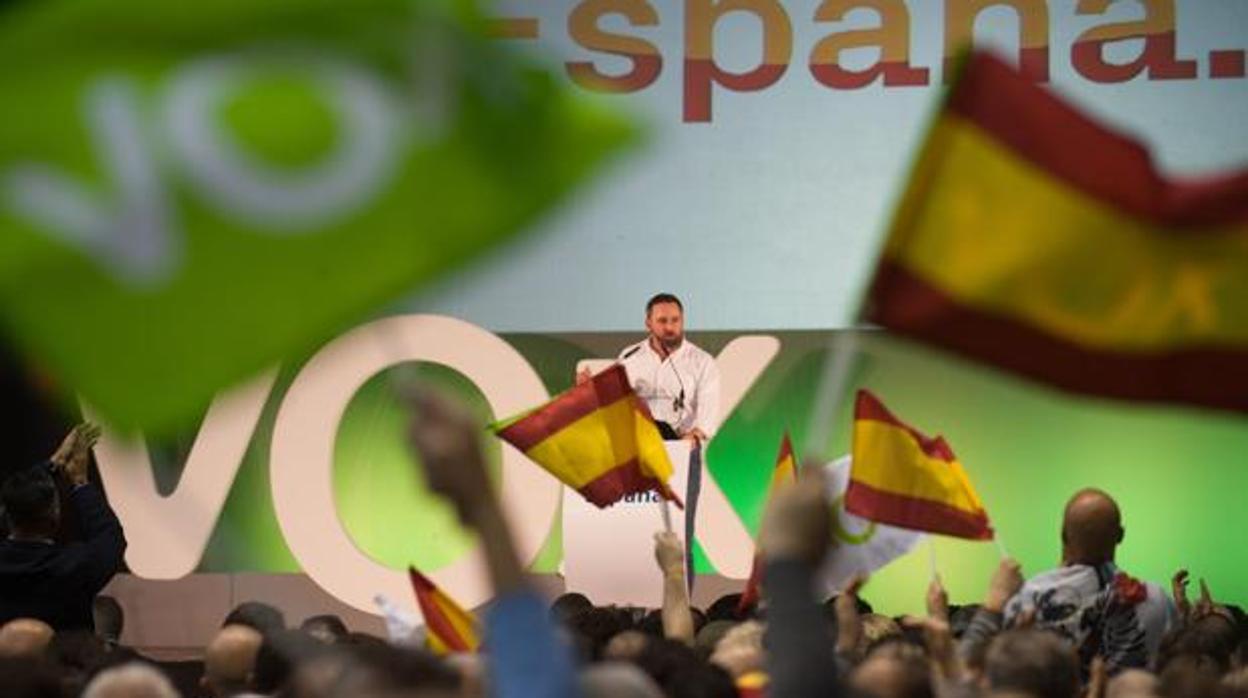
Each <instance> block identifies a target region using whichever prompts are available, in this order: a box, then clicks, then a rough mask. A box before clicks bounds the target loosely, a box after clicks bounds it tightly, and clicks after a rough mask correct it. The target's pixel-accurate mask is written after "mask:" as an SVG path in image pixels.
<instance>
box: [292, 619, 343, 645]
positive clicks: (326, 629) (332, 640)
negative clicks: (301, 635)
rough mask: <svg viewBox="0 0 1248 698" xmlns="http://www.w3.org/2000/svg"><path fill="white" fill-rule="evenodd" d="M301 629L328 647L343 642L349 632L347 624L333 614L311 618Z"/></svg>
mask: <svg viewBox="0 0 1248 698" xmlns="http://www.w3.org/2000/svg"><path fill="white" fill-rule="evenodd" d="M299 629H300V630H302V631H303V632H305V633H307V634H309V635H311V636H312V637H314V638H316V639H317V640H320V641H321V642H324V643H325V644H327V645H336V644H338V643H340V642H342V641H343V640H344V639H345V638H346V637H347V634H348V632H349V631H348V630H347V624H346V623H344V622H342V619H341V618H339V617H338V616H336V615H333V614H325V615H320V616H310V617H308V618H306V619H305V620H304V621H303V623H302V624H300V626H299Z"/></svg>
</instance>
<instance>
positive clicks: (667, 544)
mask: <svg viewBox="0 0 1248 698" xmlns="http://www.w3.org/2000/svg"><path fill="white" fill-rule="evenodd" d="M654 559H655V561H656V562H657V563H658V565H659V571H660V572H662V573H663V636H664V637H666V638H667V639H669V640H676V641H678V642H683V643H685V644H686V645H690V646H692V645H693V635H694V633H693V613H691V612H690V610H689V585H688V584H687V583H686V582H685V550H684V546H682V545H681V544H680V538H678V537H677V536H676V534H675V533H672V532H671V531H661V532H659V533H656V534H654Z"/></svg>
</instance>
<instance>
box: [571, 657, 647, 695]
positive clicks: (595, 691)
mask: <svg viewBox="0 0 1248 698" xmlns="http://www.w3.org/2000/svg"><path fill="white" fill-rule="evenodd" d="M580 687H581V695H582V696H584V697H585V698H664V696H663V691H662V690H660V689H659V687H658V684H656V683H655V682H654V679H652V678H650V677H649V676H648V675H647V674H646V672H644V671H642V670H641V669H640V668H638V667H636V666H634V665H632V664H626V663H624V662H603V663H601V664H595V665H593V666H590V667H589V668H587V669H585V670H584V671H582V672H581V676H580Z"/></svg>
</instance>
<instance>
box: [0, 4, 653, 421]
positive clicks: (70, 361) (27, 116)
mask: <svg viewBox="0 0 1248 698" xmlns="http://www.w3.org/2000/svg"><path fill="white" fill-rule="evenodd" d="M482 25H483V21H482V20H481V18H480V16H479V15H477V14H476V11H475V9H474V8H473V7H471V6H469V5H468V4H467V3H464V2H453V1H452V0H445V1H441V0H416V1H409V0H351V1H350V2H343V1H342V0H214V1H213V2H205V3H178V2H168V1H167V0H42V1H38V2H23V3H10V4H7V6H6V7H5V8H4V9H2V10H0V65H2V66H4V69H3V70H2V71H0V322H2V323H3V330H4V332H5V333H6V334H7V336H8V339H9V340H10V341H13V342H15V343H16V344H17V345H18V346H19V347H20V348H21V349H22V350H23V351H24V352H25V353H26V354H27V356H28V357H30V358H31V359H32V360H33V361H35V362H37V363H38V364H40V365H42V366H43V367H45V368H46V369H47V370H48V371H49V372H50V373H51V374H52V375H53V376H54V377H55V378H56V379H58V382H59V383H60V384H61V385H62V386H63V387H64V388H65V389H66V390H69V389H72V390H74V391H76V392H78V393H81V394H82V395H83V396H84V397H85V398H86V399H87V400H88V401H89V402H91V403H92V404H93V405H94V407H95V408H96V409H98V410H99V411H100V412H101V413H102V414H103V415H104V416H105V417H106V418H107V419H109V420H111V421H112V422H114V423H115V424H116V425H117V426H120V427H140V428H145V429H148V430H149V431H154V432H162V431H169V430H171V429H174V428H177V427H179V426H182V425H184V424H185V423H186V422H187V421H188V420H189V419H191V418H193V417H194V416H196V415H198V414H199V413H200V410H202V408H203V407H204V406H205V405H206V404H207V402H208V401H209V400H210V399H211V397H212V395H213V394H214V393H215V392H216V391H217V390H219V389H221V388H223V387H226V386H228V385H230V384H232V383H234V382H237V381H239V380H241V379H244V378H247V377H249V376H250V375H251V374H253V373H255V372H257V371H258V370H260V369H262V368H263V367H265V366H266V365H269V364H270V363H272V362H274V361H277V360H280V359H281V358H282V357H284V356H288V355H290V354H292V353H294V352H300V351H304V350H307V349H309V348H311V347H313V346H315V345H316V344H317V343H318V342H320V341H323V340H325V339H327V338H328V337H330V336H332V334H333V333H334V332H336V331H339V330H341V329H342V328H343V327H344V326H345V325H346V324H347V323H350V322H352V321H354V320H357V319H358V318H359V316H361V315H362V314H364V313H366V312H368V311H369V310H372V309H375V308H376V307H377V306H379V305H380V304H382V303H384V302H386V301H387V300H390V299H393V298H394V297H395V296H396V295H398V294H400V293H402V292H406V291H410V290H411V289H413V288H414V287H417V286H419V285H420V284H421V283H422V282H425V281H428V280H430V279H432V278H434V277H435V276H437V275H439V274H441V273H442V272H444V271H446V270H447V269H449V268H451V267H454V266H455V265H457V264H459V263H462V262H464V261H465V260H467V259H469V258H471V257H473V256H474V255H476V254H479V253H481V252H483V251H485V250H486V249H488V248H490V247H491V246H493V245H496V244H497V243H499V242H501V241H502V240H504V239H506V238H508V237H509V236H511V235H512V234H513V233H515V232H516V231H517V230H519V229H520V228H521V227H522V226H524V225H526V224H528V223H530V222H532V221H533V220H534V219H535V218H536V216H537V215H538V214H540V213H542V212H543V211H544V210H546V209H548V208H549V207H550V206H551V205H552V204H554V203H556V202H557V201H558V200H559V199H561V198H562V197H564V196H566V195H567V194H569V193H570V190H571V189H572V187H573V186H574V185H576V184H578V183H580V182H581V181H583V180H584V179H586V178H587V177H588V176H589V175H590V174H591V173H592V172H593V171H594V170H595V169H596V168H598V166H599V165H601V164H602V163H603V161H604V159H605V157H606V156H607V155H609V154H611V153H612V152H614V151H616V150H618V149H619V148H620V147H622V146H623V145H625V144H626V143H628V142H630V141H631V140H633V139H634V137H635V136H636V131H635V130H634V129H633V128H632V127H631V126H630V124H629V123H628V122H627V121H624V120H622V119H619V118H615V117H611V116H609V115H608V114H606V113H605V112H603V111H601V110H599V109H597V108H595V107H593V106H591V105H587V104H585V103H584V102H582V101H578V100H577V99H575V98H573V96H572V95H571V94H569V92H568V91H567V90H566V89H565V88H563V87H561V86H560V85H559V84H558V83H556V82H555V80H554V78H553V77H552V76H550V75H547V74H544V73H542V72H541V71H540V70H537V69H536V68H535V67H534V66H533V65H532V61H531V60H527V59H524V58H522V57H521V56H519V55H517V54H515V53H513V52H509V51H507V50H506V48H505V46H504V45H502V44H500V43H497V42H492V41H491V40H489V39H486V38H484V33H483V31H482V30H481V27H482Z"/></svg>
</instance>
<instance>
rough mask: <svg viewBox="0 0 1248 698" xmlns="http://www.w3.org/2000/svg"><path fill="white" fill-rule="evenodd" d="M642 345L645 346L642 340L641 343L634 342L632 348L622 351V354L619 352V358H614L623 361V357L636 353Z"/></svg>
mask: <svg viewBox="0 0 1248 698" xmlns="http://www.w3.org/2000/svg"><path fill="white" fill-rule="evenodd" d="M643 346H645V343H644V342H643V343H641V344H634V345H633V348H632V349H629V350H628V351H626V352H624V353H623V354H621V355H620V358H618V359H616V361H623V360H624V359H627V358H628V357H630V356H632V355H633V354H636V353H637V352H639V351H641V348H642V347H643Z"/></svg>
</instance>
